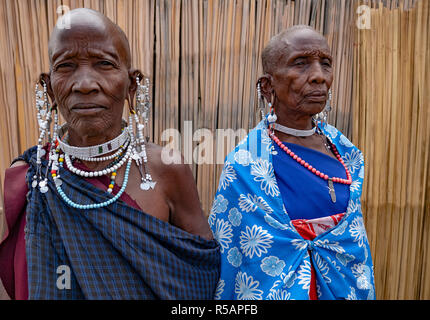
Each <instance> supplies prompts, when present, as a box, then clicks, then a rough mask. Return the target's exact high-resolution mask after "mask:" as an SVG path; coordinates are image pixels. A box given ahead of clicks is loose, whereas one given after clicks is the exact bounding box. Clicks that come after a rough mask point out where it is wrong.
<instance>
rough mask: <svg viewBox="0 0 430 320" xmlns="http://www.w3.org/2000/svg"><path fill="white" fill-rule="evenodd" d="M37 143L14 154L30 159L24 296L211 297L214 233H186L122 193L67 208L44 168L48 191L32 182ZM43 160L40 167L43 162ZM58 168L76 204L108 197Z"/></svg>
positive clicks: (215, 249)
mask: <svg viewBox="0 0 430 320" xmlns="http://www.w3.org/2000/svg"><path fill="white" fill-rule="evenodd" d="M36 150H37V149H36V148H35V147H33V148H30V149H28V150H27V151H26V152H25V153H24V154H23V155H22V156H21V157H19V159H21V160H24V161H26V162H27V163H29V164H30V168H29V170H28V173H27V177H26V181H27V183H28V186H29V190H30V191H29V193H28V194H27V202H28V205H27V223H26V230H25V234H26V236H25V237H26V255H27V263H28V282H29V299H212V298H213V296H214V293H215V289H216V285H217V282H218V279H219V274H220V269H219V268H220V267H219V266H220V253H219V246H218V243H217V242H216V241H215V240H211V241H209V240H206V239H203V238H202V237H199V236H196V235H193V234H190V233H187V232H185V231H183V230H182V229H179V228H177V227H175V226H173V225H170V224H169V223H167V222H164V221H161V220H159V219H157V218H155V217H153V216H151V215H148V214H146V213H144V212H142V211H140V210H137V209H135V208H133V207H131V206H129V205H127V204H126V203H125V202H124V201H122V200H121V199H119V200H117V201H116V202H115V203H113V204H111V205H109V206H107V207H104V208H98V209H91V210H79V209H74V208H72V207H69V206H68V205H67V204H66V203H65V202H64V201H63V200H62V199H61V197H60V195H59V194H58V192H57V190H56V188H55V184H54V182H53V180H52V177H51V176H50V175H49V174H48V176H49V183H48V187H49V191H48V192H46V193H44V194H43V193H41V192H40V191H39V188H38V187H36V188H32V187H31V182H32V179H33V175H34V174H35V172H36ZM42 161H43V163H42V165H43V171H42V172H45V170H46V166H47V161H46V160H42ZM60 174H61V180H62V182H63V184H62V186H61V187H62V189H63V191H64V192H65V193H66V194H67V195H68V197H69V198H70V199H71V200H72V201H74V202H76V203H94V202H97V203H100V202H104V201H106V200H108V199H109V198H110V197H112V195H110V194H109V193H107V192H105V191H103V190H100V189H99V188H95V187H94V186H93V185H92V184H91V183H89V182H88V181H86V180H85V179H82V178H80V177H78V176H76V175H74V174H72V173H71V172H70V171H68V170H65V169H63V170H61V172H60ZM67 269H68V270H70V282H69V283H68V284H67V282H65V281H66V280H65V279H64V276H65V275H66V271H64V270H67ZM63 280H64V281H63ZM57 281H59V282H60V283H59V284H58V283H57ZM62 281H63V282H62ZM62 284H63V285H62ZM64 284H66V285H64ZM65 286H66V288H64V287H65ZM68 288H70V289H68Z"/></svg>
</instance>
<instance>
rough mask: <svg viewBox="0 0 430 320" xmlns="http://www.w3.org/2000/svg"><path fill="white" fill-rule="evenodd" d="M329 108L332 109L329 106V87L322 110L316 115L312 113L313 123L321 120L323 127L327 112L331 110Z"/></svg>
mask: <svg viewBox="0 0 430 320" xmlns="http://www.w3.org/2000/svg"><path fill="white" fill-rule="evenodd" d="M331 109H332V108H331V89H329V91H328V99H327V101H326V105H325V107H324V110H323V111H321V112H320V113H317V114H316V115H314V116H313V117H312V119H313V121H314V123H315V125H316V124H317V123H318V122H321V125H322V126H323V127H324V126H325V124H326V123H327V117H328V114H329V112H330V111H331Z"/></svg>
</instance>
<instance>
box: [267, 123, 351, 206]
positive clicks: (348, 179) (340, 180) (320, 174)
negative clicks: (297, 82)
mask: <svg viewBox="0 0 430 320" xmlns="http://www.w3.org/2000/svg"><path fill="white" fill-rule="evenodd" d="M268 132H269V136H270V137H271V138H272V140H273V141H274V142H275V143H276V144H277V145H278V146H279V147H280V148H281V149H282V150H284V151H285V152H286V153H287V154H288V155H289V156H290V157H291V158H293V159H294V160H296V161H297V162H298V163H299V164H301V165H302V166H303V167H305V168H306V169H308V170H309V171H310V172H312V173H313V174H315V175H316V176H318V177H320V178H321V179H324V180H326V181H327V183H328V188H329V193H330V196H331V200H332V201H333V202H336V194H335V192H334V186H333V182H336V183H342V184H346V185H350V184H351V183H352V178H351V174H350V173H349V170H348V168H347V167H346V165H345V163H344V161H343V159H342V157H341V156H340V154H339V152H338V151H337V148H336V146H335V145H334V144H333V143H331V141H329V143H330V147H331V149H332V150H333V153H334V155H335V156H336V158H337V160H338V161H339V162H340V163H341V164H342V165H343V167H344V168H345V172H346V179H343V178H337V177H329V176H328V175H326V174H324V173H323V172H321V171H319V170H317V169H316V168H314V167H312V166H311V165H310V164H309V163H307V162H306V161H305V160H303V159H302V158H300V157H299V156H298V155H296V154H295V153H294V152H293V151H291V150H290V149H289V148H288V147H287V146H286V145H284V144H283V143H282V141H281V140H279V138H278V137H277V136H276V135H275V133H274V132H273V131H271V130H270V129H269V130H268Z"/></svg>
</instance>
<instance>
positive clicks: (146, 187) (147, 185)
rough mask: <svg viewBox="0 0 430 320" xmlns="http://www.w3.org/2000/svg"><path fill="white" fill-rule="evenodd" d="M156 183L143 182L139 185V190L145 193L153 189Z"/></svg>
mask: <svg viewBox="0 0 430 320" xmlns="http://www.w3.org/2000/svg"><path fill="white" fill-rule="evenodd" d="M156 183H157V182H154V181H148V180H147V181H145V182H142V183H141V184H140V189H142V190H144V191H147V190H149V189H154V188H155V184H156Z"/></svg>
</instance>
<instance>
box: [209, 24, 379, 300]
mask: <svg viewBox="0 0 430 320" xmlns="http://www.w3.org/2000/svg"><path fill="white" fill-rule="evenodd" d="M262 63H263V72H264V75H263V76H261V77H260V78H259V80H258V82H257V91H258V94H259V97H260V99H262V100H266V101H267V104H268V106H269V109H270V111H269V113H268V114H267V115H266V116H265V117H264V119H263V120H262V121H261V122H260V123H259V124H258V125H257V126H256V127H255V128H254V129H253V130H251V131H250V133H249V134H248V136H247V137H246V138H245V139H244V140H243V141H242V142H241V143H239V145H238V146H236V148H235V149H234V150H233V151H232V152H231V153H230V154H229V155H228V156H227V158H226V160H225V164H224V169H223V171H222V174H221V176H220V181H219V186H218V190H217V194H216V196H215V200H214V203H213V207H212V211H211V214H210V216H209V224H210V225H211V228H212V231H213V233H214V235H215V238H216V239H217V240H218V242H219V244H220V246H221V253H222V262H221V277H220V281H219V283H218V286H217V292H216V298H217V299H283V300H284V299H374V298H375V290H374V276H373V263H372V258H371V255H370V249H369V244H368V240H367V235H366V230H365V227H364V224H363V217H362V213H361V204H360V196H361V188H362V183H363V178H364V161H363V156H362V154H361V152H360V150H358V149H357V148H356V147H355V146H354V145H353V144H352V143H351V142H350V141H349V140H348V139H347V138H346V137H345V136H344V135H343V134H342V133H341V132H340V131H338V130H337V129H336V128H334V127H332V126H330V125H328V124H326V123H325V120H326V117H327V112H328V111H329V110H330V109H331V107H330V91H329V90H330V86H331V84H332V81H333V70H332V57H331V55H330V50H329V47H328V44H327V41H326V40H325V38H324V37H323V36H322V35H321V34H319V33H318V32H316V31H315V30H314V29H312V28H310V27H307V26H294V27H292V28H289V29H287V30H285V31H284V32H281V33H280V34H278V35H276V36H275V37H273V38H272V39H271V40H270V42H269V43H268V45H267V46H266V48H265V49H264V50H263V53H262ZM263 103H264V101H263Z"/></svg>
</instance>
